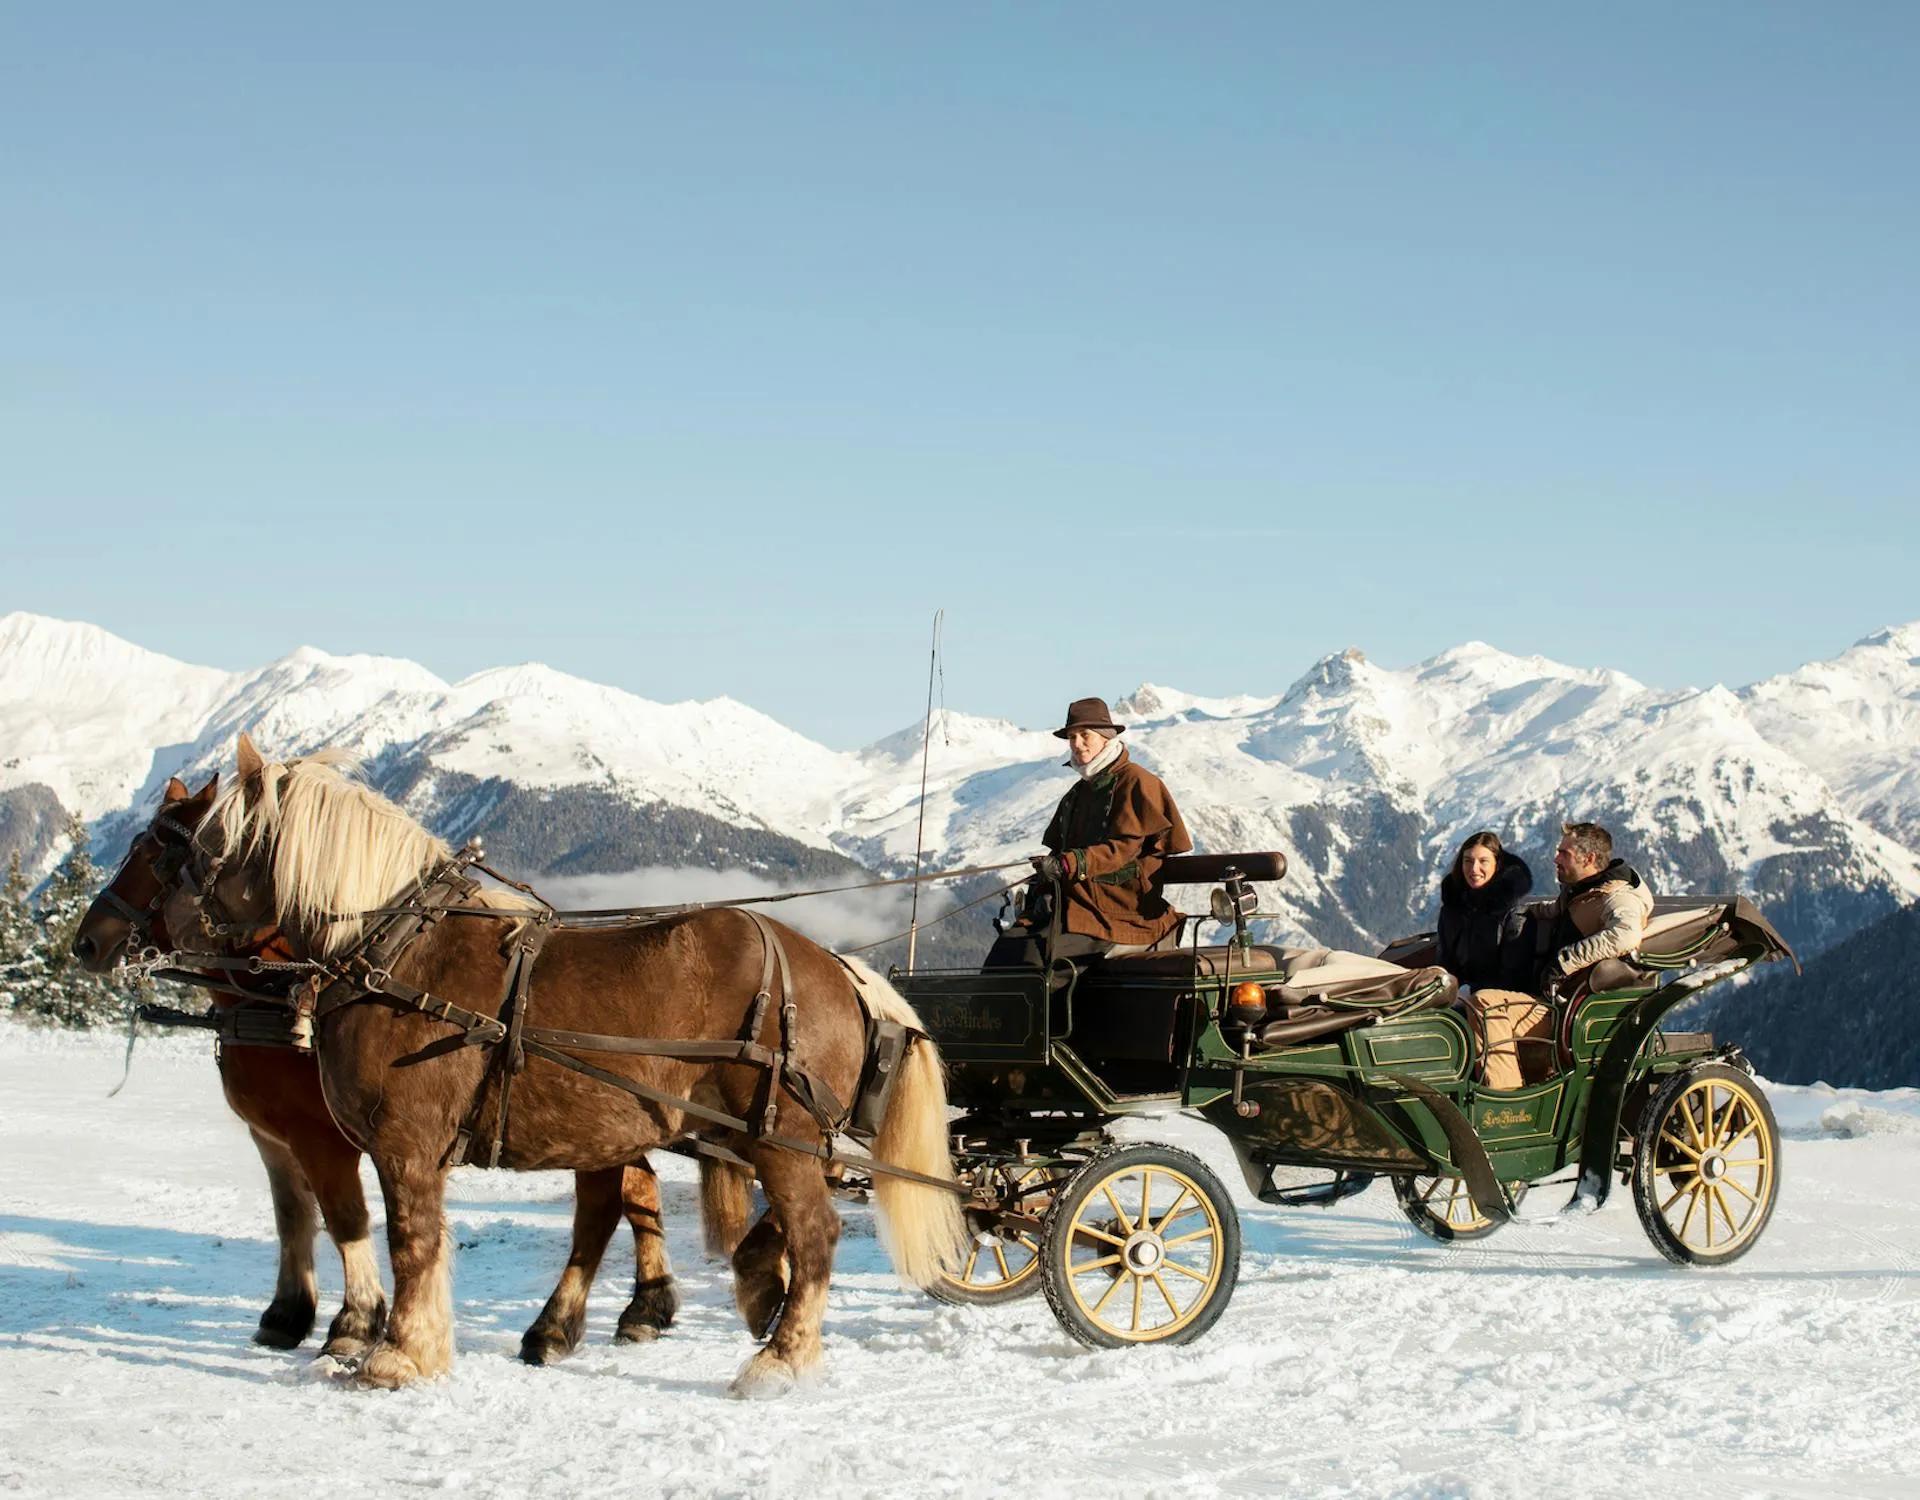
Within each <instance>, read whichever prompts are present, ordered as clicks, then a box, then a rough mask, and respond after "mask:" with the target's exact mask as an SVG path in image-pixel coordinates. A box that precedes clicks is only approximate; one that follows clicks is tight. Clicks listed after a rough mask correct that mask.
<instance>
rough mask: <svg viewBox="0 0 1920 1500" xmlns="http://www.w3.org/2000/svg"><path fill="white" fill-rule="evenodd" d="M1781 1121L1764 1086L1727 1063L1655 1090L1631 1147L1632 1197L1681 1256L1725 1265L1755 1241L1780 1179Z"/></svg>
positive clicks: (1644, 1219)
mask: <svg viewBox="0 0 1920 1500" xmlns="http://www.w3.org/2000/svg"><path fill="white" fill-rule="evenodd" d="M1779 1164H1780V1127H1779V1126H1778V1125H1776V1124H1774V1120H1773V1108H1772V1106H1771V1105H1769V1104H1768V1103H1767V1096H1766V1095H1765V1094H1763V1093H1762V1092H1761V1091H1760V1087H1759V1085H1758V1084H1756V1083H1755V1082H1754V1081H1753V1079H1752V1078H1750V1077H1748V1076H1747V1074H1745V1073H1743V1072H1741V1071H1740V1070H1739V1069H1738V1068H1730V1067H1728V1066H1727V1065H1726V1064H1725V1063H1708V1064H1706V1065H1705V1066H1703V1067H1698V1068H1690V1069H1688V1070H1687V1071H1686V1072H1684V1073H1676V1074H1674V1076H1673V1077H1671V1078H1669V1079H1668V1080H1667V1081H1666V1082H1665V1083H1664V1084H1662V1085H1661V1086H1660V1088H1659V1089H1658V1090H1657V1091H1656V1092H1655V1094H1654V1096H1653V1099H1652V1101H1651V1102H1650V1103H1649V1104H1648V1105H1647V1110H1646V1113H1645V1114H1644V1115H1643V1116H1642V1117H1641V1120H1640V1133H1639V1136H1638V1138H1637V1139H1636V1140H1635V1142H1634V1149H1633V1206H1634V1207H1635V1208H1636V1209H1638V1210H1639V1212H1640V1223H1641V1225H1642V1227H1644V1228H1645V1229H1646V1231H1647V1238H1648V1239H1650V1240H1652V1241H1653V1244H1654V1248H1655V1249H1656V1250H1658V1251H1659V1252H1660V1253H1661V1254H1662V1255H1664V1256H1666V1258H1667V1259H1668V1260H1670V1261H1672V1262H1674V1264H1676V1265H1682V1266H1719V1265H1725V1264H1726V1263H1727V1262H1728V1261H1730V1260H1737V1259H1739V1257H1741V1256H1742V1255H1745V1254H1746V1253H1747V1251H1749V1250H1751V1249H1752V1248H1753V1242H1754V1241H1755V1240H1757V1239H1759V1238H1760V1231H1761V1230H1763V1229H1765V1228H1766V1227H1767V1220H1768V1218H1769V1217H1770V1216H1771V1215H1772V1213H1773V1201H1774V1198H1775V1197H1776V1196H1777V1194H1778V1192H1779V1188H1780V1172H1779Z"/></svg>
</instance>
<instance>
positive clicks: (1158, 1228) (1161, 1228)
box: [1153, 1182, 1193, 1234]
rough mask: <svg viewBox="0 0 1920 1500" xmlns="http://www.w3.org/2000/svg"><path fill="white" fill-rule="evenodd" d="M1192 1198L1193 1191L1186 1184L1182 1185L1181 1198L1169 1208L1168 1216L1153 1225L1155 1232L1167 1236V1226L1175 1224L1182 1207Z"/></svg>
mask: <svg viewBox="0 0 1920 1500" xmlns="http://www.w3.org/2000/svg"><path fill="white" fill-rule="evenodd" d="M1192 1196H1193V1189H1192V1188H1190V1187H1188V1186H1187V1185H1186V1184H1185V1183H1184V1182H1183V1183H1181V1184H1180V1196H1179V1197H1178V1198H1175V1199H1174V1200H1173V1203H1172V1204H1171V1205H1170V1206H1169V1207H1168V1209H1167V1211H1166V1214H1165V1215H1164V1216H1163V1217H1162V1218H1161V1220H1160V1222H1159V1223H1158V1224H1155V1225H1153V1228H1154V1230H1155V1232H1157V1233H1159V1234H1165V1233H1166V1232H1167V1226H1168V1225H1169V1224H1171V1223H1172V1222H1173V1220H1174V1217H1175V1215H1176V1214H1177V1213H1178V1212H1179V1208H1180V1205H1181V1204H1183V1203H1185V1202H1186V1201H1187V1199H1189V1198H1191V1197H1192Z"/></svg>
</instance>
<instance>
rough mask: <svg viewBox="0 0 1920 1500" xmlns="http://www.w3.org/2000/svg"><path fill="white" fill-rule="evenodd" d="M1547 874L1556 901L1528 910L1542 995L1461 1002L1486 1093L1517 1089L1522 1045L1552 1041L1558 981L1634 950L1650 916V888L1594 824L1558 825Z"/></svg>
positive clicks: (1484, 996)
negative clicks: (1477, 1036)
mask: <svg viewBox="0 0 1920 1500" xmlns="http://www.w3.org/2000/svg"><path fill="white" fill-rule="evenodd" d="M1553 873H1554V874H1555V875H1556V876H1558V877H1559V880H1560V896H1559V899H1558V900H1555V901H1545V902H1538V903H1536V904H1535V905H1533V906H1532V907H1530V908H1529V909H1528V911H1527V920H1528V923H1529V925H1530V926H1531V927H1532V928H1533V930H1534V931H1535V932H1536V933H1537V934H1538V935H1539V946H1540V949H1541V951H1542V953H1543V954H1544V955H1545V961H1544V963H1543V965H1542V970H1543V971H1542V973H1541V974H1540V976H1539V979H1538V983H1537V988H1538V990H1539V992H1540V994H1541V995H1542V996H1544V997H1545V998H1544V999H1536V998H1535V997H1534V996H1532V995H1523V994H1521V993H1520V992H1518V991H1517V990H1498V989H1493V990H1477V991H1475V992H1474V994H1473V996H1472V998H1471V999H1470V1000H1469V1001H1468V1002H1467V1010H1468V1014H1469V1015H1471V1016H1472V1017H1473V1018H1474V1020H1475V1022H1476V1024H1477V1025H1478V1026H1479V1027H1480V1033H1481V1037H1482V1039H1483V1040H1484V1042H1485V1059H1486V1068H1485V1076H1486V1080H1487V1086H1488V1087H1489V1088H1496V1089H1517V1088H1519V1087H1520V1085H1521V1084H1522V1082H1524V1081H1525V1078H1524V1070H1523V1069H1522V1068H1521V1066H1520V1055H1519V1049H1520V1046H1521V1044H1522V1043H1531V1044H1532V1047H1533V1050H1535V1051H1542V1050H1544V1049H1545V1047H1547V1046H1548V1045H1550V1044H1551V1034H1552V1030H1553V1006H1552V1004H1551V1002H1552V1000H1553V999H1554V998H1555V997H1557V995H1558V994H1559V991H1560V986H1561V984H1562V983H1563V982H1564V981H1565V980H1566V979H1567V977H1568V976H1569V975H1572V974H1575V973H1577V972H1579V971H1580V970H1581V969H1585V968H1588V967H1590V966H1591V965H1593V964H1597V963H1599V962H1600V961H1601V960H1602V959H1606V958H1624V957H1626V956H1627V955H1628V954H1630V953H1635V952H1638V951H1639V948H1640V937H1641V934H1642V933H1644V932H1645V931H1646V930H1647V919H1648V918H1649V917H1650V916H1652V915H1653V891H1652V890H1651V888H1649V886H1648V885H1647V883H1646V881H1645V880H1643V879H1642V878H1641V877H1640V874H1639V872H1638V871H1636V870H1634V869H1633V868H1632V867H1631V866H1629V865H1627V864H1626V863H1625V862H1623V861H1621V860H1617V859H1615V858H1614V857H1613V835H1612V834H1610V833H1608V832H1607V830H1606V829H1604V828H1602V827H1601V826H1600V825H1599V824H1598V823H1567V824H1563V825H1562V827H1561V830H1560V845H1559V847H1558V848H1557V849H1555V850H1554V851H1553ZM1533 1071H1534V1073H1535V1075H1536V1076H1541V1075H1543V1074H1544V1072H1545V1071H1546V1070H1545V1069H1543V1068H1541V1067H1538V1066H1536V1067H1535V1068H1534V1070H1533Z"/></svg>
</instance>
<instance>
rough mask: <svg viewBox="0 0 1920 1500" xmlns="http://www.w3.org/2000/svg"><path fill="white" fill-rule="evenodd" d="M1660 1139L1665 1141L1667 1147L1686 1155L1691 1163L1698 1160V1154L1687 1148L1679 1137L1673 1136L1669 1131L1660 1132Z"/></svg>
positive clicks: (1689, 1147)
mask: <svg viewBox="0 0 1920 1500" xmlns="http://www.w3.org/2000/svg"><path fill="white" fill-rule="evenodd" d="M1660 1139H1661V1140H1663V1141H1665V1142H1666V1143H1667V1144H1668V1145H1669V1146H1672V1147H1673V1148H1674V1149H1675V1150H1677V1151H1684V1152H1685V1153H1686V1154H1687V1157H1688V1159H1689V1160H1691V1161H1698V1160H1700V1153H1699V1152H1698V1151H1696V1150H1694V1149H1693V1147H1691V1146H1689V1145H1688V1144H1687V1143H1686V1142H1685V1141H1683V1140H1681V1139H1680V1137H1679V1136H1677V1135H1675V1134H1673V1133H1672V1132H1671V1131H1668V1130H1663V1131H1661V1132H1660Z"/></svg>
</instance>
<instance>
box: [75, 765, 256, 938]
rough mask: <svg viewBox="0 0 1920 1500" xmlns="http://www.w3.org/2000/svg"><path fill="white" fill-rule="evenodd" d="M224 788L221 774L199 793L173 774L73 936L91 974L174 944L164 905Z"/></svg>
mask: <svg viewBox="0 0 1920 1500" xmlns="http://www.w3.org/2000/svg"><path fill="white" fill-rule="evenodd" d="M219 788H220V778H219V776H218V775H217V774H216V775H215V776H214V777H213V778H212V779H211V780H210V781H208V782H207V784H206V785H205V786H203V787H201V788H200V790H199V791H197V792H189V791H188V790H187V788H186V784H185V783H184V782H182V781H181V780H180V778H179V777H177V776H169V777H168V778H167V785H166V789H165V790H164V791H163V792H161V794H160V806H159V809H158V810H157V811H156V812H155V813H154V815H153V818H152V820H151V821H150V822H149V823H148V824H147V826H146V827H145V828H143V829H142V830H141V831H140V832H139V833H137V834H135V835H134V837H133V842H132V843H131V844H130V845H128V847H127V853H126V857H125V858H124V859H122V860H121V861H120V868H119V869H118V870H116V871H115V872H114V876H113V879H111V880H109V881H108V882H107V884H106V886H105V887H104V888H103V889H102V890H101V892H100V894H99V895H97V896H95V897H94V898H93V902H92V904H91V905H90V906H88V907H87V910H86V914H85V915H84V916H82V917H81V919H80V925H79V927H78V928H76V929H75V931H74V935H73V956H74V957H75V958H76V959H78V960H79V961H80V966H81V967H82V968H83V969H85V970H86V971H87V972H88V973H90V974H104V973H105V972H106V971H107V970H109V969H111V968H112V967H113V966H114V965H115V964H117V963H118V962H120V960H121V958H122V957H123V956H125V955H126V954H127V953H128V952H129V951H130V950H137V949H141V948H158V949H159V950H161V951H162V952H165V951H167V950H168V949H170V948H171V947H172V946H173V941H172V938H171V937H170V936H169V934H168V928H167V926H166V922H165V919H164V918H163V916H162V914H161V907H162V906H163V905H164V904H165V902H166V899H167V897H168V895H169V893H170V892H171V891H172V889H173V886H174V883H175V881H176V879H177V878H178V876H179V872H180V870H181V868H182V866H183V865H184V863H185V861H186V858H187V851H188V847H189V846H190V845H191V844H192V842H193V838H194V835H195V833H196V832H198V830H199V827H200V824H201V822H202V821H203V820H204V819H205V818H206V816H207V809H208V808H210V807H212V806H213V800H214V797H215V795H216V793H217V792H218V791H219Z"/></svg>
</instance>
